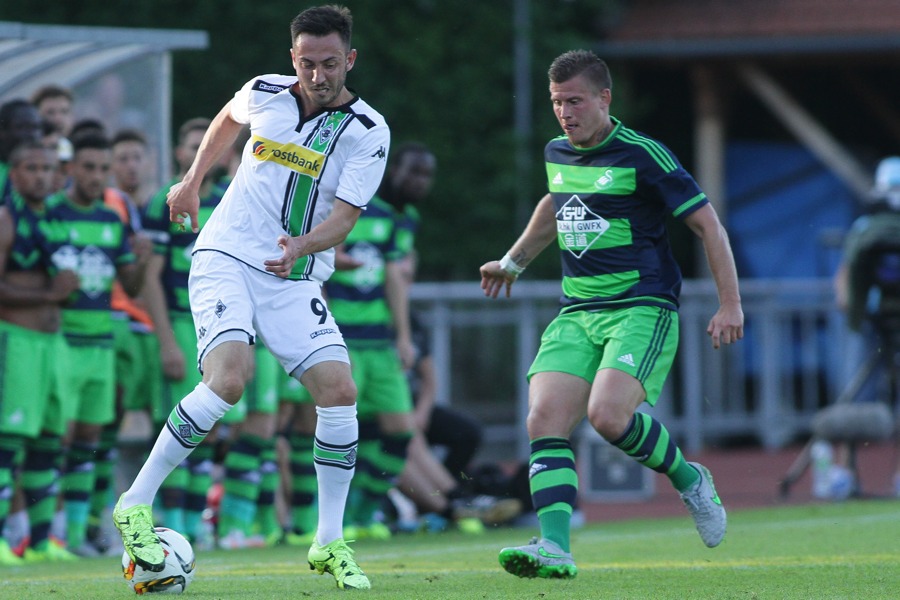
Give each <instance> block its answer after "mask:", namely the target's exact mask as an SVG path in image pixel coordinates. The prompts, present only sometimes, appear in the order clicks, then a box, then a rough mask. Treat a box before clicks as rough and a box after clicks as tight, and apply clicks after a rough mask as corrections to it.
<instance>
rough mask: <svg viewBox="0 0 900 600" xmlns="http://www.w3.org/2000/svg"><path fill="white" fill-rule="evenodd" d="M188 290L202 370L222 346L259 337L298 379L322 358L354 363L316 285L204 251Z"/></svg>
mask: <svg viewBox="0 0 900 600" xmlns="http://www.w3.org/2000/svg"><path fill="white" fill-rule="evenodd" d="M188 291H189V297H190V303H191V313H192V314H193V316H194V327H195V329H196V333H197V363H198V366H199V367H200V371H201V372H202V371H203V358H204V357H205V356H206V355H207V354H208V353H209V352H210V351H211V350H212V349H213V348H215V347H216V346H218V345H219V344H221V343H222V342H226V341H241V342H245V343H248V344H251V343H254V341H255V339H256V336H257V335H258V336H259V337H260V338H261V339H262V341H263V343H265V345H266V348H268V349H269V351H270V352H271V353H272V354H273V355H274V356H275V357H276V358H277V359H278V361H279V362H280V363H281V366H282V367H284V370H285V371H286V372H287V373H289V374H293V375H294V376H295V377H299V376H300V375H301V374H302V373H303V372H304V371H305V370H306V369H308V368H309V367H311V366H312V365H314V364H316V363H318V362H322V361H323V360H340V361H341V362H346V363H347V364H349V363H350V359H349V357H348V355H347V346H346V344H345V343H344V337H343V336H342V335H341V332H340V330H339V329H338V326H337V323H335V322H334V317H333V316H332V315H331V311H329V310H328V306H327V305H326V303H325V300H324V298H323V297H322V286H321V285H319V283H317V282H315V281H308V280H300V281H296V280H289V279H281V278H280V277H275V276H274V275H270V274H268V273H265V272H263V271H261V270H258V269H254V268H252V267H250V266H248V265H247V264H245V263H243V262H241V261H239V260H237V259H235V258H232V257H230V256H228V255H226V254H223V253H221V252H217V251H214V250H206V251H199V252H197V253H196V254H194V256H193V258H192V261H191V272H190V277H189V279H188ZM298 367H301V368H300V370H297V368H298ZM294 371H297V372H296V373H295V372H294Z"/></svg>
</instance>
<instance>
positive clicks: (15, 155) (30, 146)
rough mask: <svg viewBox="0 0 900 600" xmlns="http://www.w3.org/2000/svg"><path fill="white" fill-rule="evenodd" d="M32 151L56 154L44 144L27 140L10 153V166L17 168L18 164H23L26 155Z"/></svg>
mask: <svg viewBox="0 0 900 600" xmlns="http://www.w3.org/2000/svg"><path fill="white" fill-rule="evenodd" d="M32 150H41V151H42V152H53V154H56V152H55V151H54V150H53V149H52V148H48V147H47V146H45V145H44V144H43V142H37V141H34V140H26V141H24V142H19V143H18V144H16V147H15V148H13V151H12V152H10V153H9V166H10V167H15V166H16V165H17V164H19V163H20V162H22V160H23V159H24V158H25V155H26V154H27V153H28V152H31V151H32Z"/></svg>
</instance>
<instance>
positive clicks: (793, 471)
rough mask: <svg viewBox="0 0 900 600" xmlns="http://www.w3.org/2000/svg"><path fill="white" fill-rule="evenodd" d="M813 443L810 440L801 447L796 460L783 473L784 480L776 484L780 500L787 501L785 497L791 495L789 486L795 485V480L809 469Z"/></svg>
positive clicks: (812, 440)
mask: <svg viewBox="0 0 900 600" xmlns="http://www.w3.org/2000/svg"><path fill="white" fill-rule="evenodd" d="M814 441H815V440H814V439H810V440H809V441H808V442H807V443H806V445H805V446H803V449H802V450H801V451H800V454H798V455H797V458H795V459H794V462H793V463H792V464H791V466H790V468H789V469H788V470H787V473H785V475H784V479H782V480H781V482H780V483H779V484H778V496H779V498H780V499H781V500H787V497H788V496H789V495H790V493H791V486H792V485H794V484H795V483H797V480H798V479H800V478H801V477H803V474H804V473H805V472H806V469H808V468H809V464H810V462H812V461H811V458H812V455H811V450H812V445H813V442H814Z"/></svg>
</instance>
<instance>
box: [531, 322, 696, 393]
mask: <svg viewBox="0 0 900 600" xmlns="http://www.w3.org/2000/svg"><path fill="white" fill-rule="evenodd" d="M677 349H678V313H677V312H675V311H673V310H670V309H666V308H660V307H656V306H635V307H630V308H619V309H612V310H600V311H597V312H589V311H585V310H582V311H573V312H570V313H565V314H561V315H559V316H557V317H556V318H555V319H553V321H551V323H550V324H549V325H548V326H547V329H546V330H545V331H544V335H543V336H541V347H540V349H539V350H538V353H537V356H536V357H535V359H534V362H533V363H532V365H531V368H530V369H529V370H528V378H529V379H531V376H532V375H534V374H535V373H544V372H548V371H553V372H560V373H568V374H570V375H575V376H576V377H581V378H582V379H584V380H585V381H588V382H591V383H592V382H593V381H594V377H595V375H596V374H597V371H599V370H600V369H618V370H619V371H624V372H625V373H628V374H629V375H631V376H632V377H634V378H635V379H637V380H638V381H640V382H641V385H643V386H644V390H645V391H646V393H647V398H646V402H647V403H648V404H649V405H650V406H653V405H654V404H656V401H657V400H658V399H659V394H660V392H661V391H662V387H663V383H665V381H666V377H667V376H668V374H669V369H670V368H671V367H672V361H673V360H674V359H675V352H676V350H677Z"/></svg>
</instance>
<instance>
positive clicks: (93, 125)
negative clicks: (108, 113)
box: [69, 119, 106, 139]
mask: <svg viewBox="0 0 900 600" xmlns="http://www.w3.org/2000/svg"><path fill="white" fill-rule="evenodd" d="M82 133H99V134H100V135H102V136H104V137H105V136H106V125H104V124H103V123H102V122H101V121H100V120H99V119H81V120H80V121H76V122H75V124H74V125H72V131H70V132H69V138H70V139H71V138H74V137H77V136H79V135H81V134H82Z"/></svg>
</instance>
